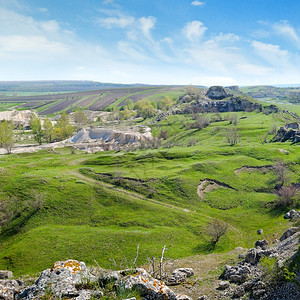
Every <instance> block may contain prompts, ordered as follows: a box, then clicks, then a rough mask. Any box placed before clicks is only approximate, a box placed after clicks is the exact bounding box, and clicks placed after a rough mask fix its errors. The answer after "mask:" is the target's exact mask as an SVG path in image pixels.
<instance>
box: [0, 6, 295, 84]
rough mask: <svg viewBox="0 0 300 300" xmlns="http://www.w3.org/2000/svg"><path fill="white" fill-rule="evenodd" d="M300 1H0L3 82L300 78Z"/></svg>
mask: <svg viewBox="0 0 300 300" xmlns="http://www.w3.org/2000/svg"><path fill="white" fill-rule="evenodd" d="M299 11H300V1H298V0H204V1H193V0H190V1H189V0H151V1H150V0H84V1H83V0H0V80H50V79H56V80H68V79H69V80H77V79H78V80H95V81H101V82H114V83H148V84H195V85H213V84H222V85H229V84H240V85H251V84H289V83H300V18H299Z"/></svg>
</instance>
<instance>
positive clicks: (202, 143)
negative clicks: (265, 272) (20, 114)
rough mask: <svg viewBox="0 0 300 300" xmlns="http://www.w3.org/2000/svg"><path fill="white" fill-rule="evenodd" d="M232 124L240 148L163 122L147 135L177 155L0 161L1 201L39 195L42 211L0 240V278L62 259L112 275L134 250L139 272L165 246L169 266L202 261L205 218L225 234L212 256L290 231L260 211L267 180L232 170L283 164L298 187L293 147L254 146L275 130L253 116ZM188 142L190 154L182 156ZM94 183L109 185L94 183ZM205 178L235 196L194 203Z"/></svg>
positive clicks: (177, 121)
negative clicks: (163, 133) (161, 136)
mask: <svg viewBox="0 0 300 300" xmlns="http://www.w3.org/2000/svg"><path fill="white" fill-rule="evenodd" d="M222 115H223V114H222ZM209 116H211V115H210V114H209ZM239 116H240V117H243V119H241V120H240V121H239V124H238V130H239V133H240V135H241V143H240V144H238V145H236V146H229V145H228V144H227V143H226V142H224V131H225V130H226V129H228V128H230V127H232V126H233V125H230V124H229V122H228V121H222V122H215V123H212V124H211V125H210V126H208V127H207V128H205V129H202V130H195V129H188V125H189V124H190V123H191V122H192V120H191V118H190V116H171V117H169V119H168V120H164V121H162V122H160V123H159V124H158V125H155V126H154V127H153V132H154V134H158V132H159V131H160V130H161V129H162V128H164V129H166V130H168V132H169V138H168V142H171V143H174V144H175V145H177V146H175V147H173V148H160V149H155V150H140V151H137V152H134V153H113V152H109V153H103V154H89V155H87V154H84V153H81V152H77V154H76V155H72V154H71V151H70V150H69V149H62V150H59V151H60V154H50V153H48V152H46V151H40V152H39V153H35V154H22V155H21V154H20V155H10V156H2V157H0V163H1V170H0V171H1V172H0V177H1V180H0V190H1V191H2V192H1V195H0V197H1V198H2V199H7V198H8V197H9V196H12V195H15V196H16V197H18V199H19V200H20V201H29V202H32V201H33V199H34V197H35V196H34V195H36V193H37V192H38V194H39V195H42V198H43V202H44V204H43V208H42V209H40V210H38V211H37V212H36V213H35V214H31V213H30V211H29V210H27V211H26V210H25V212H24V213H23V214H21V217H19V218H17V219H16V220H14V221H13V222H12V223H11V226H10V228H8V229H9V230H7V231H6V232H4V233H3V234H2V236H1V246H0V247H1V248H0V249H1V252H0V268H4V269H6V268H9V269H12V270H13V271H14V272H15V273H16V274H26V273H34V272H37V271H40V270H42V269H44V268H46V267H49V265H51V264H52V263H53V262H54V261H56V260H62V259H67V258H75V259H79V260H84V261H86V262H87V263H89V264H93V260H94V259H96V260H97V261H98V262H99V263H100V264H101V265H102V266H104V267H113V264H114V263H113V262H112V260H111V259H114V260H115V261H116V264H117V267H118V266H119V267H121V266H123V267H124V266H125V265H126V263H125V260H127V262H128V263H127V265H128V264H130V261H132V260H133V258H134V256H135V249H136V246H137V244H139V245H140V255H139V261H138V263H144V262H145V261H147V257H152V256H158V255H159V253H160V251H161V248H162V247H163V245H164V244H166V245H167V247H168V251H167V253H166V255H167V257H170V258H179V257H185V256H189V255H193V254H197V253H206V252H207V251H208V244H207V239H208V237H207V236H206V234H205V226H206V224H207V222H209V221H210V220H211V219H212V218H214V217H217V218H219V219H222V220H224V221H226V222H228V223H229V224H230V227H229V231H228V233H227V234H226V236H225V237H223V238H222V239H221V240H220V243H219V244H218V246H217V248H216V251H218V252H226V251H228V250H231V249H233V248H235V247H237V246H242V247H251V246H252V245H253V243H254V242H255V241H256V240H257V235H256V230H257V229H258V228H263V229H264V233H263V236H262V237H261V238H266V239H268V240H269V241H272V240H273V239H274V238H276V237H278V235H279V233H280V232H282V230H284V228H286V227H288V226H289V225H288V222H286V221H284V220H283V218H282V213H283V211H274V210H272V209H271V207H270V206H267V205H266V204H267V203H268V202H271V201H273V200H274V199H275V196H274V194H272V193H271V191H272V189H273V187H274V185H275V181H276V175H275V174H274V173H273V172H272V171H269V172H267V173H266V174H262V173H261V172H259V171H257V172H248V171H245V172H240V173H238V174H236V173H235V172H234V170H235V169H238V168H241V167H242V166H262V165H270V164H274V163H275V162H276V161H277V160H282V161H284V162H286V163H287V164H289V178H290V180H291V181H292V182H299V181H300V178H299V174H300V166H299V163H300V161H299V146H296V145H294V146H292V145H289V144H288V143H285V144H280V143H278V144H271V143H267V144H261V137H262V136H263V135H265V133H266V132H267V131H268V129H269V128H270V126H271V125H272V124H273V123H274V122H278V123H279V120H278V119H276V118H274V117H272V116H266V115H263V114H255V113H240V114H239ZM245 117H246V118H245ZM184 124H185V125H186V126H185V127H184V126H183V125H184ZM190 139H194V140H196V141H197V144H196V145H195V146H192V147H187V145H188V144H189V141H190ZM280 148H284V149H285V150H288V151H289V153H290V154H289V155H286V154H283V153H281V152H280V151H279V150H278V149H280ZM95 173H107V174H111V175H112V178H109V177H104V178H102V177H101V178H100V179H101V181H99V180H98V179H99V177H98V176H97V175H95ZM126 177H128V178H129V179H128V178H127V179H126ZM130 178H131V179H130ZM205 178H209V179H214V180H218V181H221V182H224V183H226V184H228V185H230V186H232V187H233V188H234V189H235V190H229V189H219V190H215V191H212V192H210V193H208V194H207V195H206V196H205V199H204V200H201V199H200V198H199V196H198V195H197V192H196V190H197V185H198V184H199V183H200V180H202V179H205ZM133 179H141V180H143V182H142V181H140V182H138V181H134V180H133ZM97 182H99V183H98V184H97ZM112 184H114V185H112ZM115 186H117V188H116V187H115ZM122 188H124V189H126V191H127V192H126V193H125V192H122ZM21 199H22V200H21ZM20 205H21V204H20Z"/></svg>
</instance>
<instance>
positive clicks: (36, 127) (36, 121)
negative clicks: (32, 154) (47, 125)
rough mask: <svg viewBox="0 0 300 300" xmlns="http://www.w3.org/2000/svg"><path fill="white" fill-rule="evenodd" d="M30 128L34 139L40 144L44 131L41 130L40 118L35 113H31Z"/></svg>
mask: <svg viewBox="0 0 300 300" xmlns="http://www.w3.org/2000/svg"><path fill="white" fill-rule="evenodd" d="M30 128H31V130H32V133H33V134H34V139H35V140H36V141H37V142H38V143H39V145H41V144H42V137H43V136H44V131H43V130H42V124H41V120H40V118H38V117H37V116H36V115H32V117H31V119H30Z"/></svg>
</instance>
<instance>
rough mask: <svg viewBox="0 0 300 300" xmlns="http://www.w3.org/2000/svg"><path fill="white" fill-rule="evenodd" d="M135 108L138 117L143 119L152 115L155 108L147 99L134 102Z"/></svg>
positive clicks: (154, 112)
mask: <svg viewBox="0 0 300 300" xmlns="http://www.w3.org/2000/svg"><path fill="white" fill-rule="evenodd" d="M135 109H136V110H137V114H138V116H139V117H142V118H144V119H146V118H151V117H154V116H155V114H156V110H155V108H154V106H153V105H152V104H151V102H150V101H149V100H141V101H138V102H137V103H136V104H135Z"/></svg>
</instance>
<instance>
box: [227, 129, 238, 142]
mask: <svg viewBox="0 0 300 300" xmlns="http://www.w3.org/2000/svg"><path fill="white" fill-rule="evenodd" d="M225 137H226V140H227V142H228V143H229V144H230V146H233V145H236V144H237V143H238V142H239V140H240V139H239V134H238V131H237V128H236V127H232V128H230V129H228V130H227V131H226V134H225Z"/></svg>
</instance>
